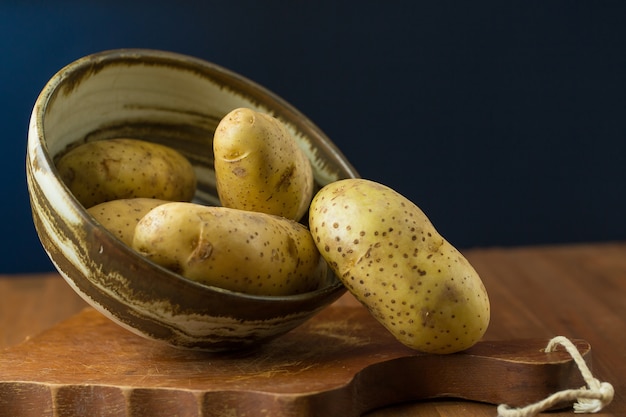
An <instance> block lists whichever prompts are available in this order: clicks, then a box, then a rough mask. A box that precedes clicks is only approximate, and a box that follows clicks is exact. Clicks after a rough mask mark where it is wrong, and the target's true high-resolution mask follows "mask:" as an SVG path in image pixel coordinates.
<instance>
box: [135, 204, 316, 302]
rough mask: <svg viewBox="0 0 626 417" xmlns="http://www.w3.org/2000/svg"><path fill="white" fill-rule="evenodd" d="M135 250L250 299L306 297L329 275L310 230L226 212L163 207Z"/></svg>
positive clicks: (148, 218)
mask: <svg viewBox="0 0 626 417" xmlns="http://www.w3.org/2000/svg"><path fill="white" fill-rule="evenodd" d="M133 248H134V249H135V250H137V251H138V252H140V253H141V254H143V255H144V256H146V257H147V258H148V259H151V260H152V261H153V262H155V263H157V264H159V265H161V266H163V267H165V268H168V269H170V270H172V271H174V272H176V273H179V274H180V275H182V276H184V277H186V278H188V279H191V280H194V281H198V282H201V283H204V284H207V285H211V286H215V287H220V288H225V289H228V290H231V291H238V292H243V293H248V294H257V295H291V294H298V293H304V292H308V291H312V290H315V289H317V288H318V287H319V286H320V284H321V283H322V282H324V281H325V279H326V277H327V274H328V268H327V264H326V262H325V261H324V259H323V258H322V257H321V256H320V254H319V252H318V250H317V247H316V246H315V243H314V242H313V239H312V237H311V234H310V232H309V230H308V229H307V228H306V227H304V226H302V225H301V224H299V223H296V222H295V221H292V220H289V219H286V218H283V217H279V216H273V215H269V214H265V213H258V212H251V211H244V210H237V209H231V208H227V207H208V206H202V205H199V204H194V203H167V204H163V205H160V206H158V207H156V208H154V209H152V210H151V211H150V212H148V213H147V214H146V215H145V216H144V217H143V218H142V219H141V220H140V221H139V223H138V224H137V227H136V228H135V236H134V240H133Z"/></svg>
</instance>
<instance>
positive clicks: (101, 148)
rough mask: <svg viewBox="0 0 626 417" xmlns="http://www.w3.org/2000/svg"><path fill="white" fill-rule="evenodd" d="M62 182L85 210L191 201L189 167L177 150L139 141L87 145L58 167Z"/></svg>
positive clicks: (192, 183) (193, 180) (192, 176)
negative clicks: (143, 201) (114, 203)
mask: <svg viewBox="0 0 626 417" xmlns="http://www.w3.org/2000/svg"><path fill="white" fill-rule="evenodd" d="M56 167H57V170H58V171H59V175H60V177H61V179H62V180H63V182H64V183H65V184H66V185H67V187H68V188H69V189H70V191H71V192H72V194H74V196H75V197H76V198H77V199H78V201H80V203H81V204H82V205H83V206H85V207H86V208H89V207H92V206H95V205H96V204H100V203H103V202H105V201H111V200H119V199H125V198H137V197H145V198H156V199H161V200H170V201H190V200H191V199H192V198H193V196H194V194H195V191H196V176H195V172H194V169H193V166H192V165H191V163H190V162H189V161H188V160H187V159H186V158H185V157H184V156H183V155H181V154H180V153H179V152H177V151H176V150H174V149H172V148H169V147H166V146H163V145H159V144H156V143H151V142H147V141H143V140H138V139H124V138H120V139H110V140H101V141H94V142H87V143H84V144H82V145H79V146H77V147H76V148H74V149H72V150H70V151H69V152H67V153H66V154H65V155H63V156H62V157H61V158H60V159H59V160H58V162H57V163H56Z"/></svg>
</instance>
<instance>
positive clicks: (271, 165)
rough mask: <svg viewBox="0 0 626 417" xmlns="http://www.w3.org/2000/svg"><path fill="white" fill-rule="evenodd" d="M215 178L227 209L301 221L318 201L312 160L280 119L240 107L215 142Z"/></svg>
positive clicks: (222, 126) (225, 120) (221, 127)
mask: <svg viewBox="0 0 626 417" xmlns="http://www.w3.org/2000/svg"><path fill="white" fill-rule="evenodd" d="M213 153H214V155H215V176H216V180H217V191H218V196H219V198H220V202H221V204H222V205H223V206H225V207H231V208H237V209H241V210H249V211H258V212H262V213H269V214H274V215H277V216H282V217H286V218H288V219H292V220H299V219H301V218H302V217H303V216H304V214H305V213H306V211H307V210H308V207H309V203H310V202H311V198H312V197H313V169H312V166H311V162H310V161H309V159H308V158H307V156H306V155H305V154H304V152H303V151H302V150H301V149H300V148H299V147H298V144H297V143H296V141H295V139H294V138H293V136H292V135H291V133H290V132H289V131H288V130H287V128H286V127H285V125H283V124H282V123H281V122H280V121H279V120H278V119H276V118H274V117H272V116H270V115H267V114H263V113H259V112H255V111H253V110H250V109H246V108H239V109H235V110H233V111H232V112H230V113H229V114H227V115H226V116H225V117H224V118H223V119H222V120H221V121H220V123H219V125H218V126H217V129H216V131H215V136H214V138H213Z"/></svg>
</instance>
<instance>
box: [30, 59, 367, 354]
mask: <svg viewBox="0 0 626 417" xmlns="http://www.w3.org/2000/svg"><path fill="white" fill-rule="evenodd" d="M236 107H249V108H253V109H255V110H258V111H263V112H266V113H269V114H272V115H274V116H275V117H278V118H279V119H281V120H282V121H283V122H284V123H285V124H286V125H287V126H288V127H289V129H290V130H291V131H292V133H293V135H294V137H295V138H296V140H297V141H298V144H299V145H300V147H301V148H302V149H303V150H304V151H305V152H306V153H307V155H308V156H309V158H310V160H311V163H312V165H313V168H314V172H315V179H316V184H317V186H323V185H325V184H327V183H329V182H331V181H335V180H337V179H341V178H349V177H356V176H358V174H357V173H356V171H355V170H354V168H353V167H352V166H351V165H350V163H349V162H348V161H347V160H346V158H345V157H344V156H343V155H342V153H341V152H340V151H339V150H338V149H337V148H336V146H335V145H334V144H333V143H332V142H331V141H330V140H329V139H328V138H327V137H326V136H325V135H324V133H323V132H322V131H321V130H320V129H319V128H318V127H317V126H315V125H314V124H313V123H312V122H311V121H310V120H309V119H307V118H306V117H305V116H304V115H302V114H301V113H300V112H299V111H297V110H296V109H295V108H294V107H293V106H291V105H290V104H288V103H286V102H285V101H284V100H282V99H281V98H279V97H278V96H276V95H275V94H273V93H272V92H270V91H268V90H267V89H265V88H263V87H261V86H259V85H257V84H256V83H254V82H252V81H250V80H248V79H246V78H244V77H242V76H240V75H238V74H235V73H233V72H232V71H229V70H227V69H224V68H222V67H220V66H218V65H215V64H212V63H209V62H206V61H203V60H200V59H197V58H193V57H189V56H185V55H180V54H176V53H171V52H164V51H153V50H113V51H105V52H101V53H98V54H94V55H90V56H87V57H84V58H81V59H79V60H78V61H75V62H73V63H71V64H69V65H68V66H67V67H65V68H63V69H62V70H61V71H59V72H58V73H57V74H56V75H54V76H53V77H52V78H51V79H50V81H49V82H48V83H47V84H46V86H45V87H44V89H43V90H42V92H41V94H40V96H39V97H38V99H37V101H36V103H35V106H34V108H33V112H32V115H31V120H30V126H29V134H28V148H27V161H26V172H27V183H28V190H29V196H30V201H31V207H32V213H33V220H34V224H35V228H36V230H37V233H38V235H39V238H40V240H41V243H42V245H43V247H44V249H45V251H46V252H47V254H48V255H49V257H50V259H51V260H52V262H53V263H54V265H55V267H56V268H57V270H58V271H59V273H60V274H61V275H62V276H63V278H64V279H65V280H66V281H67V283H68V284H69V285H70V286H71V287H72V288H73V289H74V290H75V291H76V292H77V293H78V294H79V295H80V296H81V297H82V298H83V299H85V300H86V301H87V302H88V303H89V304H90V305H91V306H93V307H94V308H96V309H97V310H98V311H100V312H101V313H103V314H104V315H106V316H108V317H109V318H110V319H112V320H113V321H115V322H116V323H118V324H119V325H121V326H123V327H126V328H127V329H129V330H131V331H133V332H135V333H137V334H139V335H142V336H144V337H147V338H150V339H155V340H160V341H164V342H167V343H169V344H171V345H174V346H177V347H185V348H195V349H204V350H210V351H223V350H232V349H241V348H245V347H248V346H253V345H256V344H259V343H261V342H263V341H266V340H269V339H272V338H274V337H277V336H280V335H282V334H284V333H286V332H288V331H289V330H291V329H293V328H295V327H296V326H298V325H300V324H302V323H303V322H304V321H306V320H307V319H308V318H310V317H311V316H313V315H314V314H316V313H317V312H318V311H320V310H321V309H322V308H324V307H325V306H327V305H328V304H330V303H331V302H333V301H334V300H336V299H337V298H338V297H339V296H340V295H341V294H342V293H343V292H344V291H345V289H344V287H343V285H342V284H341V283H340V281H339V280H338V279H337V278H336V277H335V276H334V275H332V273H331V274H330V275H329V278H328V283H327V285H326V286H325V287H323V288H321V289H319V290H317V291H315V292H312V293H308V294H301V295H296V296H288V297H260V296H248V295H245V294H240V293H235V292H230V291H227V290H222V289H220V288H215V287H208V286H204V285H201V284H198V283H195V282H193V281H190V280H187V279H184V278H182V277H181V276H179V275H177V274H174V273H172V272H170V271H168V270H166V269H164V268H161V267H159V266H158V265H156V264H153V263H152V262H150V261H148V260H146V259H145V258H143V257H141V256H140V255H139V254H137V253H136V252H134V251H133V250H132V249H131V248H129V247H127V246H126V245H124V244H123V243H122V242H121V241H120V240H118V239H117V238H115V237H114V236H113V235H112V234H111V233H109V232H108V231H107V230H105V229H104V228H102V227H101V226H100V225H99V224H98V223H97V222H96V221H95V220H94V219H93V218H92V217H91V216H90V215H89V214H88V213H87V211H86V210H85V209H84V207H82V206H81V205H80V203H78V201H77V200H76V199H75V198H74V196H73V195H72V194H71V193H70V192H69V190H68V189H67V187H66V186H65V185H64V184H63V182H62V181H61V180H60V178H59V176H58V173H57V171H56V168H55V165H54V162H55V159H56V158H58V157H59V155H61V154H62V153H63V152H65V151H67V150H68V149H70V148H71V147H73V146H76V145H77V144H80V143H83V142H86V141H92V140H101V139H107V138H114V137H134V138H140V139H144V140H150V141H153V142H157V143H163V144H165V145H168V146H171V147H173V148H175V149H177V150H179V151H180V152H182V153H183V154H184V155H185V156H187V157H188V158H189V160H190V161H191V162H192V164H193V165H194V168H195V170H196V173H197V176H198V188H197V193H196V198H195V199H196V201H197V202H201V203H205V204H218V203H219V201H218V199H217V192H216V189H215V172H214V170H213V152H212V138H213V133H214V131H215V128H216V126H217V124H218V123H219V121H220V120H221V118H222V117H223V116H224V115H226V114H227V113H228V112H229V111H231V110H232V109H234V108H236Z"/></svg>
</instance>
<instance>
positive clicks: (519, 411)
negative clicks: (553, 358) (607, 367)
mask: <svg viewBox="0 0 626 417" xmlns="http://www.w3.org/2000/svg"><path fill="white" fill-rule="evenodd" d="M558 345H561V346H563V347H564V348H565V350H566V351H567V353H569V354H570V356H571V357H572V359H574V362H575V363H576V365H577V366H578V369H579V370H580V373H581V375H582V377H583V379H584V380H585V382H586V383H587V387H582V388H580V389H567V390H563V391H559V392H556V393H554V394H552V395H550V396H549V397H547V398H545V399H543V400H541V401H538V402H536V403H534V404H529V405H527V406H525V407H521V408H511V407H509V406H508V405H506V404H501V405H499V406H498V417H533V416H535V415H537V414H539V413H540V412H542V411H545V410H547V409H549V408H550V407H553V406H555V405H557V404H559V403H563V402H571V401H576V403H575V404H574V413H581V414H582V413H597V412H598V411H600V410H602V409H603V408H604V407H606V406H607V405H608V404H609V403H610V402H611V401H612V400H613V395H614V394H615V390H614V388H613V385H611V384H609V383H608V382H601V381H599V380H597V379H596V378H594V377H593V375H592V374H591V371H590V370H589V367H588V366H587V363H586V362H585V360H584V359H583V357H582V355H581V354H580V352H579V351H578V349H577V348H576V346H575V345H574V344H573V343H572V341H571V340H569V339H568V338H566V337H563V336H557V337H555V338H553V339H552V340H550V342H549V343H548V346H547V347H546V349H545V351H546V352H553V351H554V350H555V349H556V348H557V347H558Z"/></svg>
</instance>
